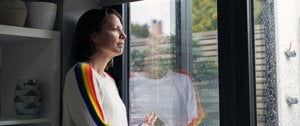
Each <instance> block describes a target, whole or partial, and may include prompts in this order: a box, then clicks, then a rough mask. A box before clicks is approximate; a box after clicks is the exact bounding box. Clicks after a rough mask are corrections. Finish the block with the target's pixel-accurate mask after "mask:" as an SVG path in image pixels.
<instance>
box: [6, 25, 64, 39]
mask: <svg viewBox="0 0 300 126" xmlns="http://www.w3.org/2000/svg"><path fill="white" fill-rule="evenodd" d="M53 39H60V32H59V31H50V30H43V29H34V28H26V27H16V26H8V25H0V44H6V43H12V42H13V43H15V42H31V41H45V40H53Z"/></svg>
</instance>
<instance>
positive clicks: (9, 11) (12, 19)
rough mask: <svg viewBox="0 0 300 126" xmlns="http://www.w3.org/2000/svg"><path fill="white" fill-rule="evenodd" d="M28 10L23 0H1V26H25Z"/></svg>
mask: <svg viewBox="0 0 300 126" xmlns="http://www.w3.org/2000/svg"><path fill="white" fill-rule="evenodd" d="M26 16H27V8H26V5H25V2H24V1H23V0H0V24H3V25H13V26H24V23H25V20H26Z"/></svg>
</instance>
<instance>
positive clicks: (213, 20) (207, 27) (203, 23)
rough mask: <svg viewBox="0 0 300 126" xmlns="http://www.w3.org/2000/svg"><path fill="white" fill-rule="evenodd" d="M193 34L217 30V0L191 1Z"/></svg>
mask: <svg viewBox="0 0 300 126" xmlns="http://www.w3.org/2000/svg"><path fill="white" fill-rule="evenodd" d="M192 2H193V3H192V22H193V32H201V31H211V30H216V29H217V0H193V1H192Z"/></svg>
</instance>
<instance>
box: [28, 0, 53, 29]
mask: <svg viewBox="0 0 300 126" xmlns="http://www.w3.org/2000/svg"><path fill="white" fill-rule="evenodd" d="M27 9H28V15H27V26H28V27H31V28H39V29H48V30H51V29H53V27H54V24H55V19H56V12H57V5H56V4H55V3H54V2H51V1H49V0H38V1H28V2H27Z"/></svg>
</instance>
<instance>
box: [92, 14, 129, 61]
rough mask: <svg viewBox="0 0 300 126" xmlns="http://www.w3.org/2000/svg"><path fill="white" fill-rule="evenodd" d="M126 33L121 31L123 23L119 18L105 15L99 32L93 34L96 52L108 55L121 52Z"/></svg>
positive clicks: (115, 54) (116, 54) (113, 55)
mask: <svg viewBox="0 0 300 126" xmlns="http://www.w3.org/2000/svg"><path fill="white" fill-rule="evenodd" d="M125 39H126V34H125V33H124V31H123V25H122V23H121V21H120V19H119V18H118V17H117V16H116V15H114V14H110V15H108V16H107V17H106V21H105V23H104V24H103V26H102V29H101V31H100V32H98V33H96V35H95V39H94V42H95V44H96V45H95V46H96V49H97V53H101V54H106V55H108V56H112V57H115V56H118V55H121V54H122V53H123V48H124V42H125Z"/></svg>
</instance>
